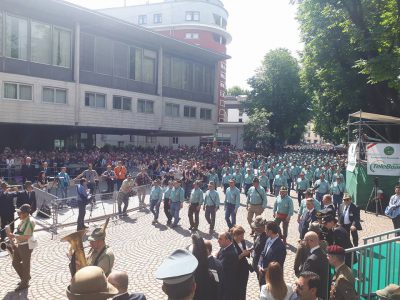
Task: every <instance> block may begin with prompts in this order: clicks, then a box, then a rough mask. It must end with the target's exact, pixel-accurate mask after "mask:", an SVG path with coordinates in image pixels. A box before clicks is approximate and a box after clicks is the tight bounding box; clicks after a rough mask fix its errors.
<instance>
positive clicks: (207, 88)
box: [163, 54, 214, 95]
mask: <svg viewBox="0 0 400 300" xmlns="http://www.w3.org/2000/svg"><path fill="white" fill-rule="evenodd" d="M163 84H164V86H168V87H172V88H176V89H182V90H188V91H196V92H200V93H204V94H208V95H211V94H212V91H213V89H214V72H213V69H212V68H211V67H210V66H206V65H203V64H199V63H195V62H192V61H189V60H186V59H182V58H178V57H174V56H171V55H168V54H165V55H164V57H163Z"/></svg>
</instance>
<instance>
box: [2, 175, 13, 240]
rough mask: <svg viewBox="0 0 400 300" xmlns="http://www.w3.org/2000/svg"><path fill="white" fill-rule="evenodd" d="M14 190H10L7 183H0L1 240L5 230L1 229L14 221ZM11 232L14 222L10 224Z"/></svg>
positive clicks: (4, 236) (3, 237)
mask: <svg viewBox="0 0 400 300" xmlns="http://www.w3.org/2000/svg"><path fill="white" fill-rule="evenodd" d="M14 196H15V192H14V191H13V190H11V189H10V188H9V187H8V185H7V183H5V182H2V183H1V191H0V219H1V240H2V241H3V240H4V239H5V238H6V231H5V230H3V229H4V228H5V227H6V225H8V224H10V223H11V222H12V221H14V213H15V206H14V202H13V199H14ZM10 229H11V232H14V224H11V225H10Z"/></svg>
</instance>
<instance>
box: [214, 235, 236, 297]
mask: <svg viewBox="0 0 400 300" xmlns="http://www.w3.org/2000/svg"><path fill="white" fill-rule="evenodd" d="M217 259H219V260H220V262H221V264H222V270H223V272H224V279H223V280H222V294H223V297H222V299H223V300H234V299H235V297H236V288H237V275H238V266H239V257H238V254H237V252H236V250H235V246H234V245H233V243H232V244H231V245H229V246H228V247H226V248H225V249H221V250H220V251H219V252H218V255H217Z"/></svg>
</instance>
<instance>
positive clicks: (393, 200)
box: [389, 194, 400, 207]
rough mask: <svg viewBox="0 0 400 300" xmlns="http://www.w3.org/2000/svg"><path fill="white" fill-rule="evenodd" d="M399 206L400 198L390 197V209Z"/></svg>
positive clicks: (396, 196)
mask: <svg viewBox="0 0 400 300" xmlns="http://www.w3.org/2000/svg"><path fill="white" fill-rule="evenodd" d="M398 205H400V196H398V195H396V194H394V195H393V196H392V197H390V201H389V207H392V206H398Z"/></svg>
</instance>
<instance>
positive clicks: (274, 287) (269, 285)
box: [260, 261, 295, 300]
mask: <svg viewBox="0 0 400 300" xmlns="http://www.w3.org/2000/svg"><path fill="white" fill-rule="evenodd" d="M265 282H266V284H264V285H263V286H261V292H260V300H291V299H294V298H295V294H294V293H293V289H292V287H291V286H290V285H288V284H286V283H285V280H284V279H283V270H282V267H281V265H280V264H279V263H278V262H275V261H273V262H270V263H269V265H268V268H267V270H266V273H265Z"/></svg>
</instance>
